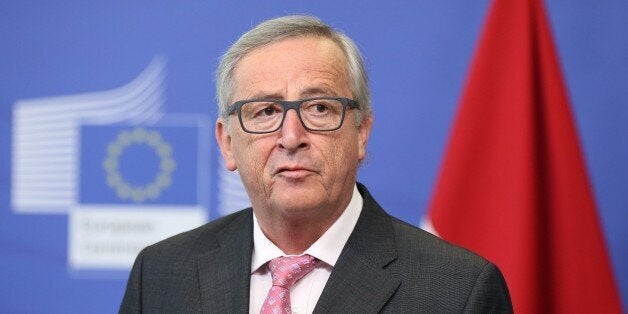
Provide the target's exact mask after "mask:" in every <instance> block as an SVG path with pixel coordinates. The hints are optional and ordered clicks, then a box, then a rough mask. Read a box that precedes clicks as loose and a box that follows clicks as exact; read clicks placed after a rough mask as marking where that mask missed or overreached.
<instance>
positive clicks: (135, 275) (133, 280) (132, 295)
mask: <svg viewBox="0 0 628 314" xmlns="http://www.w3.org/2000/svg"><path fill="white" fill-rule="evenodd" d="M143 263H144V250H142V251H141V252H140V254H138V255H137V258H136V259H135V263H134V264H133V268H132V269H131V274H130V275H129V281H128V282H127V284H126V292H125V293H124V298H123V299H122V304H121V305H120V311H119V313H124V314H127V313H129V314H130V313H142V266H143Z"/></svg>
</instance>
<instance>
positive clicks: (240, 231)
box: [197, 208, 253, 313]
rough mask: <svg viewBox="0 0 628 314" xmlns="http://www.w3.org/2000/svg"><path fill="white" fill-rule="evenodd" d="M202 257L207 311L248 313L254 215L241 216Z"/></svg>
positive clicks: (200, 268) (201, 280)
mask: <svg viewBox="0 0 628 314" xmlns="http://www.w3.org/2000/svg"><path fill="white" fill-rule="evenodd" d="M205 245H208V246H209V247H210V249H209V251H207V252H206V253H205V254H202V255H200V256H199V257H198V260H197V261H198V263H197V265H198V273H199V285H200V292H201V305H202V309H203V312H210V313H246V312H248V307H249V290H250V288H249V286H250V275H251V253H252V251H253V214H252V211H251V209H250V208H248V209H246V210H244V211H243V212H242V213H241V214H237V216H235V218H234V219H233V220H232V221H231V222H230V223H229V224H228V225H227V226H226V227H225V228H224V229H223V230H221V231H220V233H219V235H218V236H217V239H216V241H215V242H213V243H205Z"/></svg>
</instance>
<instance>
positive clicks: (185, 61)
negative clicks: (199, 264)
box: [0, 0, 628, 313]
mask: <svg viewBox="0 0 628 314" xmlns="http://www.w3.org/2000/svg"><path fill="white" fill-rule="evenodd" d="M602 3H603V4H602ZM487 8H488V1H450V0H447V1H415V2H410V1H407V2H404V1H399V2H396V3H390V2H386V3H385V4H384V3H383V2H371V3H365V1H343V2H340V1H328V0H325V1H311V2H297V1H264V2H258V1H248V0H247V1H221V2H208V1H190V2H173V1H108V2H99V3H92V2H89V1H65V2H62V3H54V2H41V3H36V4H35V3H28V2H25V1H12V2H11V3H7V2H5V3H3V4H1V5H0V295H2V296H3V298H2V301H1V302H0V312H48V313H65V312H88V311H95V312H114V311H116V309H117V306H118V304H119V301H120V299H121V297H122V294H123V291H124V285H125V282H126V278H125V276H126V274H127V271H121V272H120V271H118V272H114V273H108V272H101V273H98V274H97V275H94V274H89V275H81V274H79V275H77V274H75V273H74V272H72V271H71V270H70V269H69V267H68V257H67V254H68V248H67V247H68V217H67V215H65V214H63V213H58V214H20V213H17V212H15V211H14V210H12V205H11V204H12V203H11V197H10V195H11V194H10V193H11V192H10V191H11V176H12V171H11V158H12V157H11V156H12V153H11V149H12V147H11V145H12V144H14V143H13V140H12V135H11V134H12V127H13V122H12V115H13V108H14V105H15V103H16V101H18V100H23V99H35V98H41V97H50V96H56V95H72V94H81V93H90V92H97V91H105V90H110V89H114V88H116V87H119V86H122V85H125V84H127V83H128V82H129V81H131V80H132V79H133V78H135V77H137V76H138V74H139V73H140V72H141V71H142V70H143V69H144V68H146V66H147V64H149V62H150V61H151V60H153V58H154V57H155V56H156V55H160V56H162V57H163V58H164V60H166V61H165V73H166V74H165V79H164V83H163V84H164V86H165V105H164V111H165V112H167V113H168V114H199V115H204V116H206V117H209V118H213V117H215V115H216V109H215V101H214V97H215V95H214V87H213V72H214V69H215V66H216V64H217V60H218V57H219V56H220V55H221V53H222V52H223V51H224V50H225V49H226V48H227V47H228V46H229V44H230V43H232V42H233V41H234V40H235V39H236V38H237V37H238V36H239V35H240V34H241V33H242V32H244V31H246V30H247V29H249V28H250V27H251V26H253V25H255V24H256V23H258V22H260V21H262V20H264V19H266V18H270V17H276V16H280V15H285V14H292V13H308V14H313V15H316V16H319V17H321V18H322V19H323V20H325V21H327V22H328V23H330V24H332V25H333V26H335V27H337V28H340V29H342V30H344V31H345V32H346V33H348V34H349V35H350V36H351V37H353V38H354V39H355V40H356V41H357V42H358V43H359V45H360V47H361V49H362V50H363V52H364V54H365V56H366V61H367V63H368V70H369V74H370V79H371V89H372V95H373V107H374V112H375V125H374V130H373V132H372V139H371V143H370V146H369V157H368V160H367V162H366V163H365V165H364V166H363V168H362V170H361V173H360V180H361V181H362V182H364V183H365V184H366V185H367V186H369V188H370V190H371V192H372V193H373V194H374V195H375V196H376V198H378V200H379V201H380V202H381V203H382V205H383V206H384V208H386V209H387V210H388V211H389V212H390V213H391V214H393V215H395V216H397V217H399V218H401V219H403V220H406V221H408V222H410V223H413V224H418V222H419V220H420V218H421V216H422V215H423V213H424V211H425V209H426V207H427V204H428V202H429V198H430V195H431V192H432V187H433V183H434V181H435V178H436V174H437V170H438V167H439V166H440V161H441V157H442V154H443V149H444V146H445V142H446V139H447V136H448V131H449V128H450V125H451V122H452V117H453V113H454V111H455V108H456V104H457V100H458V98H459V96H460V92H461V89H462V84H463V82H464V79H465V75H466V72H467V68H468V66H469V61H470V58H471V55H472V53H473V50H474V47H475V44H476V40H477V39H478V36H479V33H480V27H481V25H482V22H483V19H484V17H485V13H486V10H487ZM547 8H548V11H549V12H548V13H549V17H550V19H551V22H552V25H553V29H554V33H555V41H556V44H557V46H558V52H559V54H560V57H561V61H562V65H563V70H564V74H565V78H566V83H567V85H568V89H569V92H570V96H571V100H572V105H573V109H574V112H575V115H576V120H577V121H576V122H577V125H578V127H579V131H580V136H581V141H582V144H583V148H584V153H585V159H586V160H587V163H588V168H589V173H590V177H591V181H592V184H593V187H594V192H595V196H596V199H597V203H598V208H599V212H600V216H601V221H602V224H603V227H604V230H605V236H606V239H607V242H608V246H609V251H610V254H611V257H612V260H613V265H614V270H615V274H616V278H617V281H618V284H619V286H620V289H621V291H620V292H621V295H622V299H623V303H624V305H625V306H626V305H628V234H627V232H626V228H625V226H626V224H628V197H627V196H626V195H627V193H626V192H627V188H626V187H627V186H628V163H627V162H626V161H628V92H626V86H627V85H626V84H627V82H628V71H627V70H626V69H628V58H627V57H626V56H628V36H626V30H628V3H627V2H623V1H619V0H614V1H613V0H609V1H604V2H594V1H577V2H574V1H561V0H556V1H548V3H547ZM211 138H212V137H208V139H211ZM210 150H211V158H209V160H210V169H209V173H210V175H211V179H210V182H211V184H209V188H208V189H207V191H206V192H207V194H208V195H209V197H210V198H209V200H207V202H206V204H205V205H207V206H208V207H209V208H210V210H209V216H210V218H215V217H216V216H218V215H220V213H219V212H218V211H217V210H215V208H216V206H218V203H219V201H218V199H217V198H218V197H217V196H216V194H217V192H216V189H217V184H218V182H219V179H218V178H217V177H218V176H219V171H218V170H217V169H218V167H220V165H219V163H218V154H217V152H216V147H215V143H214V142H213V140H211V149H210Z"/></svg>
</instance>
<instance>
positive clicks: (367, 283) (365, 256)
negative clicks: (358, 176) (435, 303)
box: [314, 183, 401, 313]
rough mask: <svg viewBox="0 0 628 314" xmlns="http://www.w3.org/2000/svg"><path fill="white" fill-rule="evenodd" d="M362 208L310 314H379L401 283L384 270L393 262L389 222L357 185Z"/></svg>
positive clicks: (381, 210) (390, 224) (394, 253)
mask: <svg viewBox="0 0 628 314" xmlns="http://www.w3.org/2000/svg"><path fill="white" fill-rule="evenodd" d="M358 190H359V191H360V193H361V194H362V197H363V198H364V207H363V209H362V213H361V214H360V218H359V219H358V223H357V225H356V226H355V229H354V230H353V233H352V234H351V237H349V240H348V241H347V244H346V245H345V247H344V249H343V251H342V253H341V254H340V258H339V259H338V262H337V263H336V266H335V267H334V269H333V271H332V273H331V275H330V277H329V280H328V281H327V284H326V285H325V289H324V290H323V293H322V295H321V297H320V299H319V300H318V303H317V305H316V308H315V309H314V313H330V312H348V311H351V312H365V313H371V312H379V311H380V310H381V309H382V307H383V306H384V305H385V304H386V302H387V301H388V300H389V299H390V297H391V296H392V295H393V294H394V292H395V291H397V288H398V287H399V285H400V284H401V280H400V279H399V278H398V277H397V276H395V275H394V274H391V273H390V272H389V271H387V270H386V269H385V267H386V266H387V265H388V264H390V263H391V262H393V261H394V260H395V259H396V258H397V249H396V245H395V238H394V231H393V228H392V222H391V218H390V216H389V215H388V214H386V213H385V212H384V210H383V209H382V208H381V207H380V206H379V205H378V204H377V202H375V200H374V199H373V197H372V196H371V194H370V193H369V192H368V190H367V189H366V187H364V185H362V184H360V183H358Z"/></svg>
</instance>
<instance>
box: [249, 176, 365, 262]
mask: <svg viewBox="0 0 628 314" xmlns="http://www.w3.org/2000/svg"><path fill="white" fill-rule="evenodd" d="M363 203H364V200H363V199H362V195H360V192H358V188H357V186H355V185H354V187H353V195H352V196H351V201H350V202H349V205H347V208H346V209H345V210H344V211H343V212H342V214H340V217H338V219H336V221H335V222H334V223H333V224H332V225H331V227H329V229H327V231H325V233H323V235H322V236H321V237H320V238H318V240H316V242H314V243H313V244H312V245H311V246H310V247H309V248H308V249H307V250H305V252H303V254H309V255H312V256H314V257H316V258H318V259H319V260H321V261H323V262H325V263H326V264H329V265H330V266H332V267H333V266H334V265H335V264H336V261H338V257H340V253H341V252H342V249H343V248H344V246H345V243H347V240H349V236H350V235H351V232H353V228H354V227H355V225H356V223H357V222H358V218H359V217H360V213H361V212H362V204H363ZM284 255H287V254H285V253H284V252H283V251H282V250H281V249H280V248H278V247H277V246H276V245H275V244H274V243H273V242H271V241H270V240H269V239H268V238H267V237H266V235H264V233H263V232H262V229H261V228H260V227H259V224H258V222H257V216H255V212H253V256H252V258H251V273H254V272H256V271H257V270H258V269H259V268H260V267H262V266H263V265H264V264H266V263H267V262H268V261H270V260H272V259H273V258H276V257H279V256H284Z"/></svg>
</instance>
